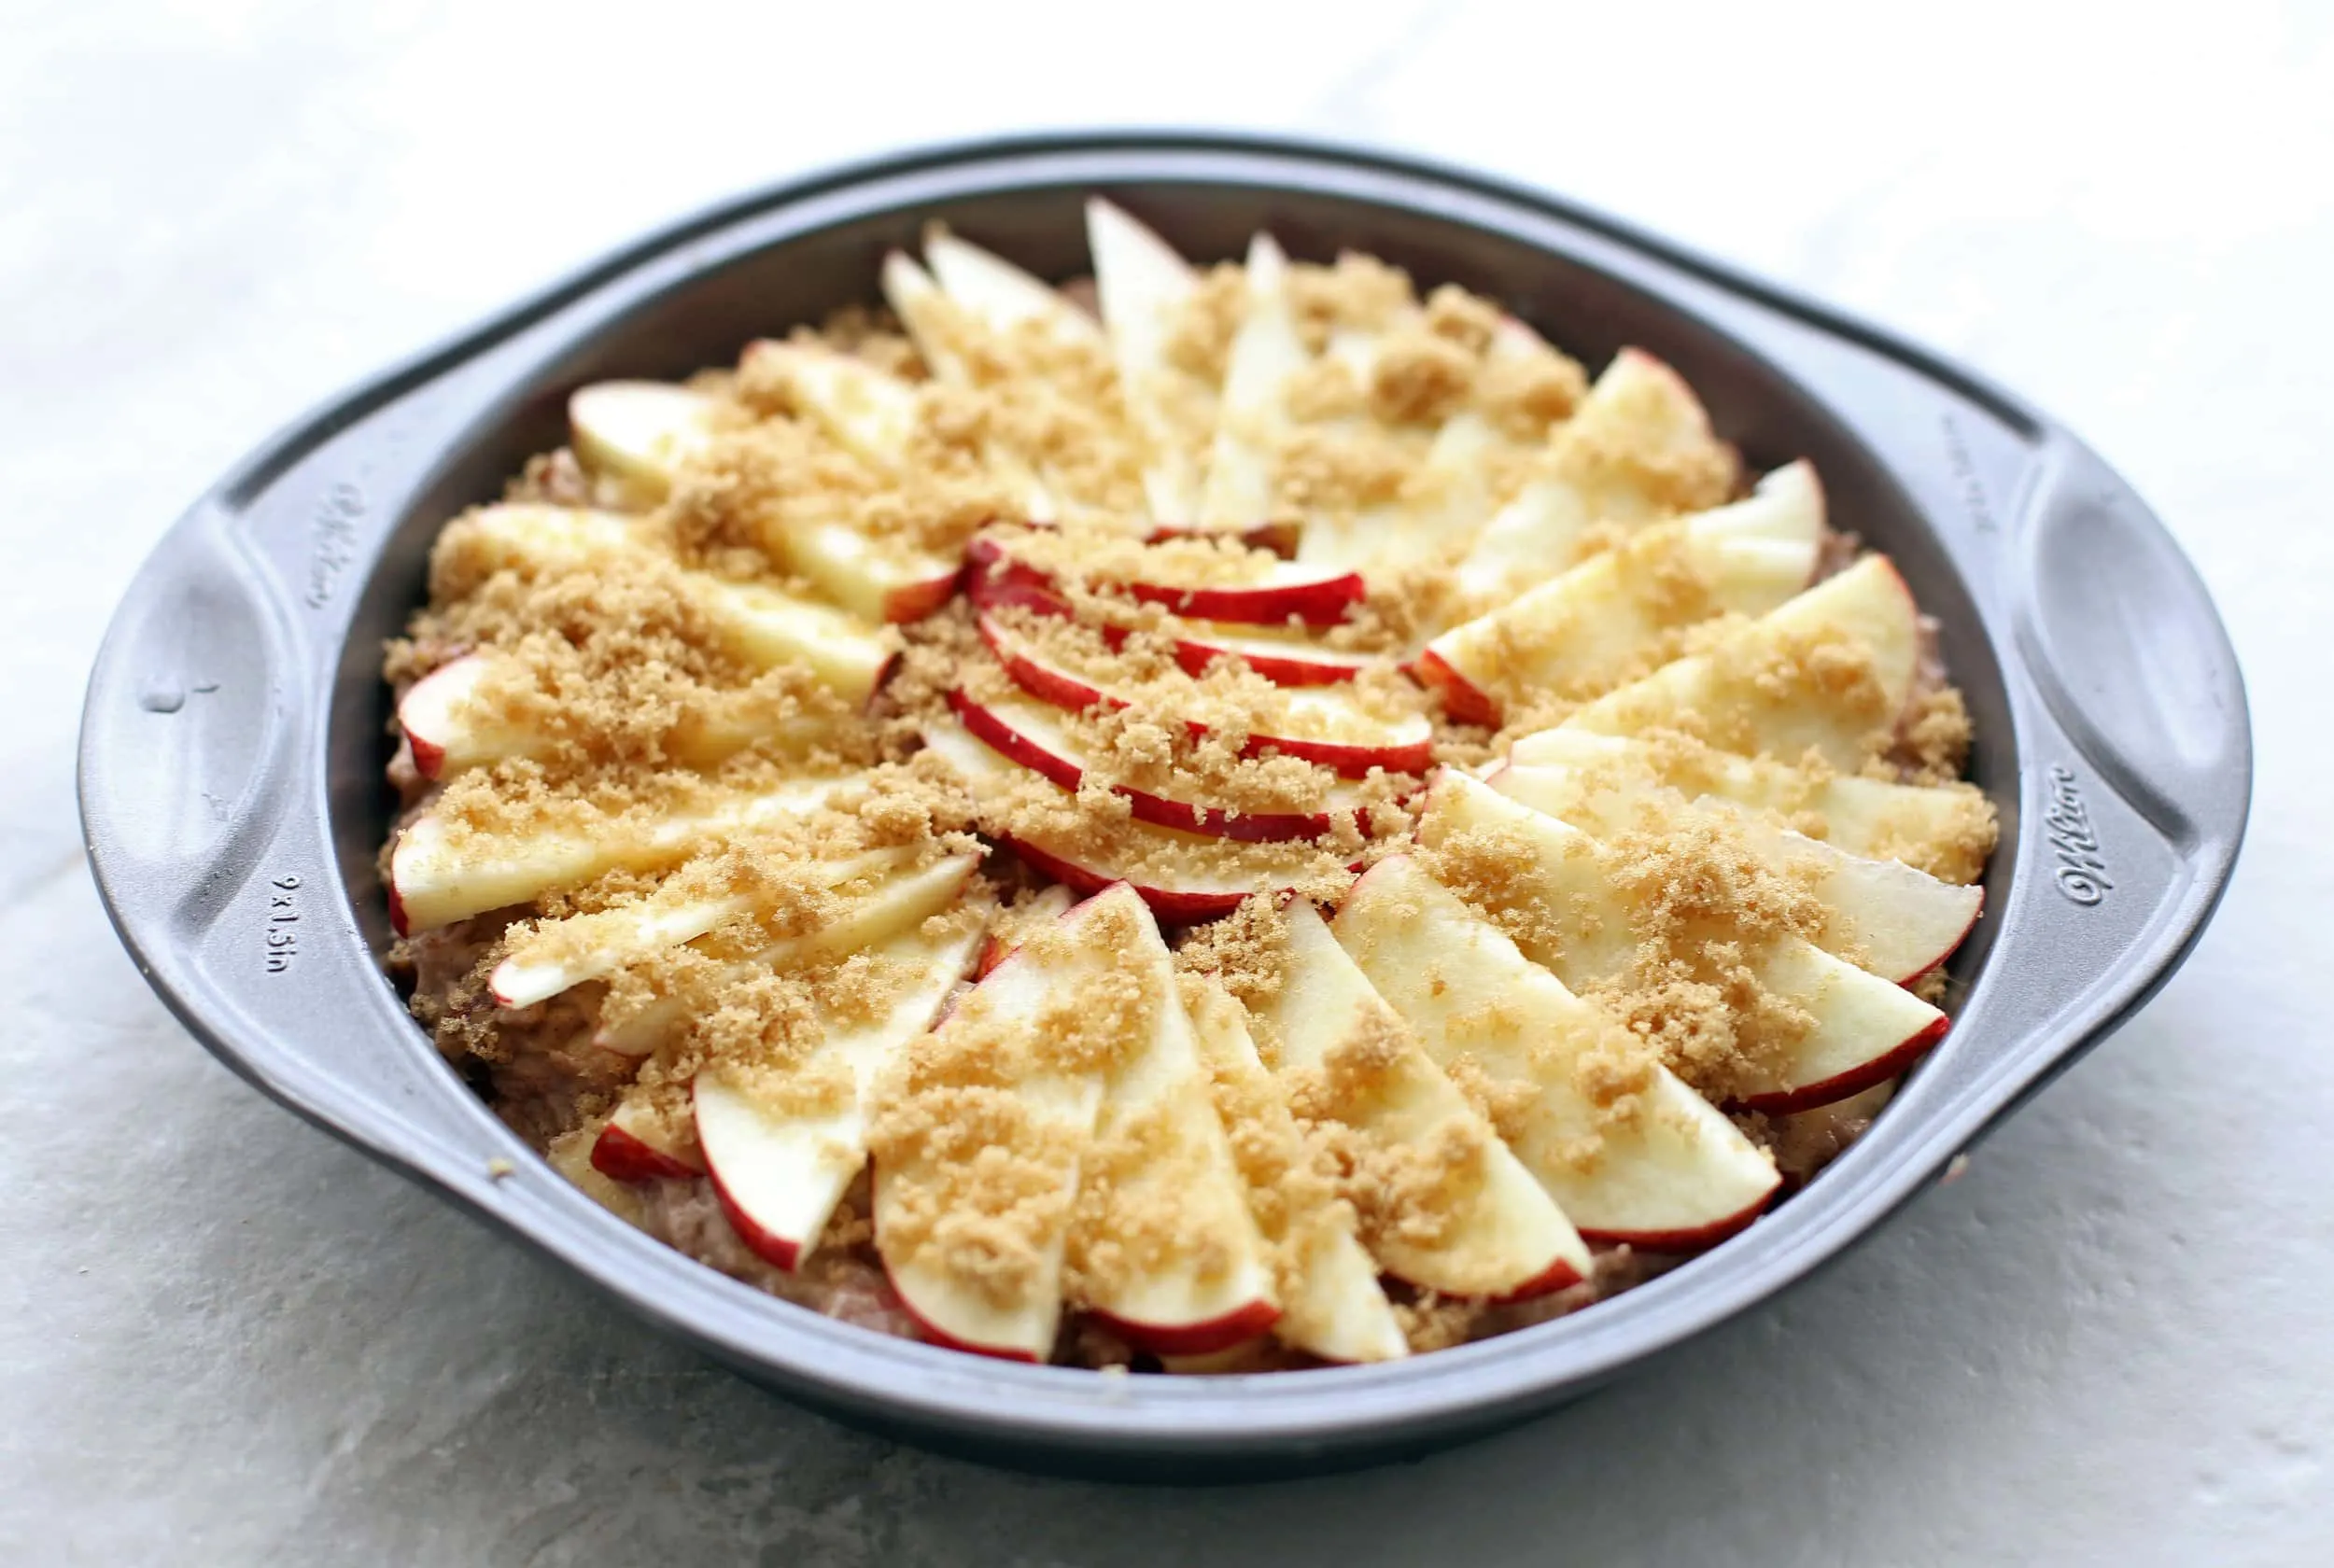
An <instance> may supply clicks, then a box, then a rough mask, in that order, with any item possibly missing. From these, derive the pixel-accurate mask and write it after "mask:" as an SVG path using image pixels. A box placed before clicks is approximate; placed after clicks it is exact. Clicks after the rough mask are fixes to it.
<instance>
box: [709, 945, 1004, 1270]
mask: <svg viewBox="0 0 2334 1568" xmlns="http://www.w3.org/2000/svg"><path fill="white" fill-rule="evenodd" d="M982 935H983V933H982V929H981V923H980V921H979V920H978V919H977V917H972V915H971V914H970V912H967V915H966V917H965V918H962V919H959V920H956V921H954V922H952V923H950V924H948V925H946V926H944V927H943V928H942V929H941V930H939V931H929V932H928V931H903V932H901V933H899V934H897V935H895V936H893V937H892V938H891V939H890V940H889V941H887V942H885V943H883V944H881V945H879V946H876V947H873V948H870V949H866V950H865V951H866V956H867V957H868V958H869V959H872V960H873V964H872V969H871V973H873V974H874V975H875V977H876V984H878V985H880V986H883V987H887V989H886V991H885V995H884V1000H883V1001H882V1002H881V1003H880V1004H879V1006H878V1007H876V1008H875V1009H873V1010H872V1015H863V1016H839V1017H838V1016H829V1017H826V1018H824V1019H823V1020H822V1028H821V1029H820V1032H819V1036H818V1039H817V1042H816V1043H815V1044H811V1045H809V1046H808V1048H806V1049H804V1050H803V1051H801V1052H800V1054H799V1055H798V1056H797V1057H794V1059H792V1060H790V1061H788V1062H787V1063H786V1064H785V1065H784V1066H782V1067H763V1068H758V1069H756V1068H747V1067H741V1066H738V1065H734V1064H726V1063H724V1064H718V1065H715V1066H712V1067H709V1068H706V1069H704V1070H703V1071H699V1072H698V1073H697V1075H696V1078H695V1080H694V1081H693V1082H692V1084H691V1101H692V1104H693V1106H694V1108H695V1113H696V1134H697V1142H698V1145H699V1147H701V1148H702V1149H703V1150H704V1155H705V1164H706V1169H707V1174H709V1175H710V1176H711V1178H712V1181H713V1192H714V1196H715V1197H717V1198H719V1200H720V1202H721V1206H722V1211H723V1212H724V1214H725V1215H727V1216H728V1219H729V1224H730V1228H732V1229H733V1230H735V1231H737V1233H738V1239H739V1240H741V1241H743V1242H744V1243H745V1244H746V1245H747V1246H748V1247H749V1248H751V1249H752V1251H753V1253H755V1254H756V1255H757V1256H759V1257H761V1258H763V1259H765V1260H766V1261H767V1262H768V1263H770V1264H771V1265H772V1266H773V1267H779V1268H783V1269H787V1270H789V1271H792V1270H794V1269H795V1268H798V1267H800V1266H801V1263H802V1260H803V1259H804V1258H805V1257H807V1256H808V1255H809V1254H810V1253H811V1252H813V1251H814V1250H815V1249H816V1248H817V1246H818V1244H819V1237H820V1235H821V1233H822V1232H823V1231H824V1230H825V1229H826V1223H827V1221H828V1219H829V1218H830V1217H832V1216H833V1214H834V1212H835V1206H836V1205H837V1203H839V1202H841V1201H842V1198H843V1194H844V1193H845V1192H846V1191H848V1190H849V1189H850V1187H851V1183H852V1182H853V1181H855V1180H857V1178H858V1176H859V1172H860V1171H861V1169H864V1168H865V1165H866V1163H867V1142H866V1131H867V1117H868V1113H869V1111H870V1109H871V1107H870V1104H869V1101H870V1098H871V1096H872V1095H873V1092H874V1087H875V1085H876V1083H877V1081H878V1080H879V1077H880V1076H881V1074H882V1073H883V1072H885V1071H888V1070H889V1069H890V1067H891V1065H892V1063H893V1060H894V1059H895V1058H896V1057H898V1055H899V1053H900V1052H901V1051H903V1050H905V1049H906V1048H907V1045H908V1044H909V1043H910V1042H912V1041H913V1040H915V1039H916V1037H917V1036H919V1035H921V1034H922V1033H923V1032H924V1030H925V1029H928V1028H929V1027H930V1026H931V1024H932V1021H933V1019H934V1017H935V1015H937V1014H938V1013H939V1011H940V1009H941V1007H942V1006H943V1005H944V1004H946V1002H947V1001H948V1000H949V995H950V994H951V993H952V992H953V991H954V990H955V988H956V986H957V983H958V982H959V981H960V980H961V979H962V978H963V975H964V973H965V971H966V970H967V969H968V968H969V967H970V966H971V964H972V962H973V960H974V959H975V957H976V956H977V954H978V953H979V951H980V945H981V941H982Z"/></svg>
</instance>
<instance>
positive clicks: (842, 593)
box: [569, 344, 959, 622]
mask: <svg viewBox="0 0 2334 1568" xmlns="http://www.w3.org/2000/svg"><path fill="white" fill-rule="evenodd" d="M772 347H776V348H779V349H788V348H789V345H786V344H776V345H771V344H757V345H756V349H757V351H760V352H767V351H768V350H769V349H770V348H772ZM791 352H793V353H795V354H799V355H802V356H805V357H808V358H810V359H812V360H814V361H816V362H818V363H819V364H821V365H827V366H829V367H830V368H832V365H834V364H837V363H839V364H841V365H844V366H849V365H851V364H852V363H853V362H852V361H848V360H845V359H843V357H841V356H839V355H826V354H823V353H822V352H821V351H817V350H791ZM785 363H787V364H788V365H790V366H792V365H794V361H786V362H785ZM864 370H865V374H864V376H863V375H853V374H851V373H848V371H837V373H836V374H834V375H832V376H827V377H821V376H818V375H808V376H807V377H806V378H804V379H803V380H800V381H796V382H794V383H793V384H792V390H793V392H794V396H795V397H796V399H798V400H799V401H800V402H801V403H802V404H803V406H804V407H805V410H806V412H808V413H811V414H812V416H813V417H815V418H817V419H818V420H819V422H820V424H821V425H822V426H823V427H825V428H827V429H828V430H829V431H830V433H831V432H833V431H835V430H837V429H838V428H843V427H850V428H852V429H854V430H859V431H863V432H864V431H869V430H873V429H877V428H880V427H885V425H886V421H887V419H888V417H889V415H888V414H881V415H879V414H875V413H870V412H869V411H868V409H867V408H866V407H865V406H863V404H862V401H861V399H862V398H863V396H865V395H867V385H868V381H869V380H870V379H871V378H877V377H880V376H881V373H882V372H880V371H876V370H875V369H874V368H873V367H872V366H869V367H865V368H864ZM652 389H653V390H654V391H656V392H657V393H658V394H659V395H658V396H656V397H654V398H651V397H648V396H646V395H645V394H646V393H647V392H648V391H649V390H652ZM603 391H606V392H615V393H621V394H622V395H621V396H620V397H617V398H614V399H610V398H607V397H593V398H586V397H585V395H584V394H585V393H598V392H603ZM822 398H824V399H827V401H825V402H823V403H822V402H821V401H820V399H822ZM714 409H715V404H714V402H713V399H710V398H709V397H707V396H706V395H705V394H703V393H700V392H693V391H691V390H690V389H688V388H687V387H684V386H657V385H655V384H654V383H645V382H624V383H613V384H605V385H602V386H598V387H585V388H584V389H583V392H579V393H578V394H577V395H576V398H575V399H574V400H573V401H572V402H571V403H570V405H569V416H570V418H571V420H572V421H573V422H574V427H575V447H576V452H577V455H579V456H581V457H583V460H584V461H585V462H586V463H587V464H594V465H603V464H604V465H608V469H607V471H611V472H614V473H616V474H618V475H620V476H622V477H623V478H625V479H626V482H627V483H635V484H638V485H640V486H643V487H647V486H652V485H653V486H654V494H655V495H657V496H662V495H663V494H664V493H665V492H666V491H668V490H669V489H670V488H671V486H672V482H673V480H674V479H675V477H677V475H678V474H679V471H680V469H681V468H682V466H683V465H684V464H685V463H686V462H687V461H688V460H689V459H690V458H692V457H695V456H696V455H700V454H702V453H703V452H705V451H706V450H707V449H708V448H709V447H710V444H711V441H712V433H711V432H712V423H713V414H714ZM612 411H613V413H612ZM611 419H613V420H614V421H615V423H614V424H613V425H611V424H610V421H611ZM660 419H661V420H663V421H665V422H666V424H665V426H664V427H663V429H662V432H661V433H657V432H656V431H655V430H654V428H653V427H654V422H655V421H657V420H660ZM594 422H597V423H594ZM837 442H838V444H843V445H844V446H845V450H851V448H850V446H849V445H848V443H845V442H843V441H841V438H840V437H837ZM764 542H765V544H766V546H767V547H768V548H769V549H770V550H771V551H772V553H775V554H778V555H779V556H780V557H781V558H782V559H783V560H784V561H785V563H786V565H787V566H788V567H791V568H793V569H794V571H796V572H798V573H800V574H801V575H802V576H803V577H805V578H807V579H808V580H809V581H811V582H812V583H814V584H816V585H817V587H818V588H819V590H820V591H821V592H822V593H823V594H825V595H827V596H828V597H830V598H832V599H833V600H834V601H835V602H836V603H837V604H838V605H841V606H842V607H843V608H844V609H848V610H851V611H852V612H853V613H855V614H858V615H864V616H865V617H866V618H867V619H869V620H872V621H887V622H899V621H918V620H921V619H922V618H923V617H924V616H927V615H929V614H931V613H932V612H933V611H934V610H935V609H939V608H940V606H942V605H943V604H945V603H947V602H948V600H949V596H950V595H952V594H953V593H954V592H955V591H956V578H957V570H958V566H959V563H957V562H955V561H951V560H945V559H942V558H941V557H938V556H935V555H933V554H930V553H927V552H924V551H920V550H914V549H910V548H908V547H907V546H904V545H901V544H899V543H897V542H896V541H893V540H888V539H870V538H868V537H867V536H866V535H865V534H862V533H860V532H859V531H858V530H856V529H854V528H852V527H851V526H850V525H847V524H844V523H841V522H836V521H825V522H818V523H813V524H808V525H791V526H782V527H775V528H774V529H773V530H772V531H771V532H770V533H769V534H768V536H767V537H766V539H765V541H764Z"/></svg>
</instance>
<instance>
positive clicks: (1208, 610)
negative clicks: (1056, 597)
mask: <svg viewBox="0 0 2334 1568" xmlns="http://www.w3.org/2000/svg"><path fill="white" fill-rule="evenodd" d="M967 554H968V558H969V559H970V560H971V562H972V564H973V567H975V569H976V570H978V571H980V572H981V573H982V574H984V575H985V576H988V577H990V578H991V579H994V580H999V581H1006V582H1021V583H1026V584H1029V585H1031V586H1033V587H1037V588H1043V589H1047V590H1050V589H1051V588H1052V587H1053V580H1052V579H1051V578H1050V577H1048V576H1047V574H1046V573H1044V572H1042V571H1039V570H1038V569H1036V568H1035V567H1029V566H1025V565H1023V564H1022V563H1020V562H1019V561H1016V560H1014V559H1012V558H1011V557H1010V556H1008V555H1006V554H1005V549H1004V547H1003V546H1002V545H1000V544H998V543H997V542H996V541H995V540H993V539H975V540H973V542H972V547H971V549H970V551H969V552H968V553H967ZM1117 586H1118V587H1119V588H1120V589H1122V590H1123V591H1124V592H1125V593H1126V594H1127V595H1128V596H1129V597H1130V598H1132V599H1134V600H1136V601H1137V602H1139V603H1142V604H1155V605H1163V606H1165V607H1166V608H1167V609H1171V610H1173V611H1174V612H1175V613H1176V614H1177V615H1189V616H1193V617H1195V618H1197V619H1199V620H1202V621H1230V622H1236V623H1240V624H1242V625H1250V626H1280V625H1286V624H1287V623H1288V621H1289V620H1290V619H1291V618H1292V617H1293V618H1294V619H1295V620H1297V621H1298V622H1299V623H1301V624H1304V625H1307V626H1334V625H1337V624H1339V623H1342V622H1343V621H1344V619H1345V618H1346V616H1347V615H1348V614H1350V613H1351V612H1352V610H1353V608H1354V606H1356V605H1357V604H1359V603H1360V602H1361V600H1362V597H1363V595H1364V594H1365V592H1366V589H1365V588H1364V586H1363V584H1362V581H1361V574H1360V573H1358V572H1344V573H1341V574H1340V575H1338V576H1336V577H1324V578H1315V579H1313V580H1311V581H1299V582H1259V583H1242V584H1231V585H1225V586H1218V587H1201V588H1170V587H1167V586H1165V585H1164V584H1161V583H1157V582H1122V583H1119V584H1118V585H1117Z"/></svg>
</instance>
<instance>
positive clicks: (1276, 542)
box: [1143, 523, 1301, 560]
mask: <svg viewBox="0 0 2334 1568" xmlns="http://www.w3.org/2000/svg"><path fill="white" fill-rule="evenodd" d="M1300 532H1301V529H1300V528H1299V527H1298V525H1296V524H1294V523H1259V524H1258V525H1256V526H1255V527H1253V528H1198V527H1194V526H1192V525H1190V524H1188V523H1161V524H1160V525H1157V526H1155V527H1154V528H1152V529H1151V531H1150V532H1149V533H1148V534H1146V535H1145V536H1144V539H1143V542H1144V543H1145V544H1164V543H1166V542H1167V541H1168V540H1169V539H1238V540H1239V541H1240V542H1241V543H1242V544H1244V545H1246V546H1247V547H1248V548H1249V549H1250V550H1269V551H1271V552H1272V553H1273V554H1275V555H1278V556H1279V557H1281V558H1282V559H1283V560H1287V558H1288V557H1289V556H1291V555H1294V554H1295V553H1297V538H1298V535H1299V533H1300Z"/></svg>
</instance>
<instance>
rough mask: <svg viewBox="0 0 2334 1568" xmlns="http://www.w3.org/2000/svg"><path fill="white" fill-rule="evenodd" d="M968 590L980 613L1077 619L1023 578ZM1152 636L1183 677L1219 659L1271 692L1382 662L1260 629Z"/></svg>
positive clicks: (1107, 630)
mask: <svg viewBox="0 0 2334 1568" xmlns="http://www.w3.org/2000/svg"><path fill="white" fill-rule="evenodd" d="M1251 542H1253V541H1251ZM969 589H970V597H971V598H972V601H973V603H974V604H975V605H976V606H977V607H978V608H980V609H1025V610H1028V611H1030V612H1031V613H1033V614H1036V615H1050V616H1054V617H1056V618H1058V619H1062V620H1075V619H1076V618H1077V612H1076V610H1074V609H1072V608H1071V606H1070V602H1069V601H1068V600H1067V599H1064V598H1063V597H1062V595H1059V594H1057V593H1055V592H1054V591H1053V589H1052V588H1050V587H1047V586H1041V585H1039V584H1038V583H1036V582H1033V581H1030V580H1029V579H1028V578H1025V577H1024V578H1012V577H1007V578H1003V579H1000V578H994V577H991V576H990V575H989V574H988V573H986V572H976V573H974V574H973V576H972V578H971V580H970V583H969ZM1095 629H1096V630H1097V631H1099V632H1100V633H1101V634H1102V637H1103V641H1104V643H1105V644H1106V645H1107V646H1109V647H1110V648H1112V649H1118V648H1121V647H1123V646H1125V644H1126V641H1127V638H1128V637H1130V636H1132V631H1131V629H1130V628H1128V627H1126V626H1118V625H1110V624H1104V625H1102V626H1099V627H1097V628H1095ZM1155 635H1158V636H1160V637H1165V638H1166V639H1167V640H1168V642H1169V643H1170V645H1171V646H1172V647H1173V648H1174V656H1175V663H1176V664H1177V665H1179V666H1181V667H1182V669H1183V670H1184V671H1185V673H1187V674H1189V675H1205V674H1206V673H1207V672H1208V669H1209V667H1210V666H1211V665H1214V664H1215V663H1216V661H1217V660H1219V659H1238V660H1240V661H1241V662H1242V663H1244V664H1245V665H1247V666H1248V667H1249V668H1250V669H1252V670H1254V671H1255V672H1256V673H1257V674H1258V675H1259V676H1261V677H1262V678H1263V679H1266V680H1269V681H1271V682H1272V684H1273V685H1275V686H1334V685H1338V684H1340V683H1342V682H1343V681H1348V680H1352V679H1355V678H1356V677H1357V676H1359V675H1360V674H1361V673H1362V672H1363V671H1364V670H1368V669H1373V668H1377V667H1380V666H1383V665H1385V664H1386V663H1387V662H1388V661H1387V660H1386V659H1385V657H1384V656H1383V655H1380V654H1375V653H1354V652H1348V651H1344V650H1343V649H1335V648H1330V647H1328V646H1327V645H1325V644H1323V643H1322V642H1320V641H1318V640H1317V639H1315V638H1314V637H1311V636H1309V635H1306V634H1303V633H1299V632H1289V631H1277V632H1276V631H1272V630H1269V629H1267V628H1265V627H1261V626H1228V625H1223V624H1220V623H1216V622H1210V621H1189V620H1182V619H1177V620H1174V621H1171V622H1169V623H1167V624H1165V625H1164V626H1161V627H1158V628H1156V629H1155Z"/></svg>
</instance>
